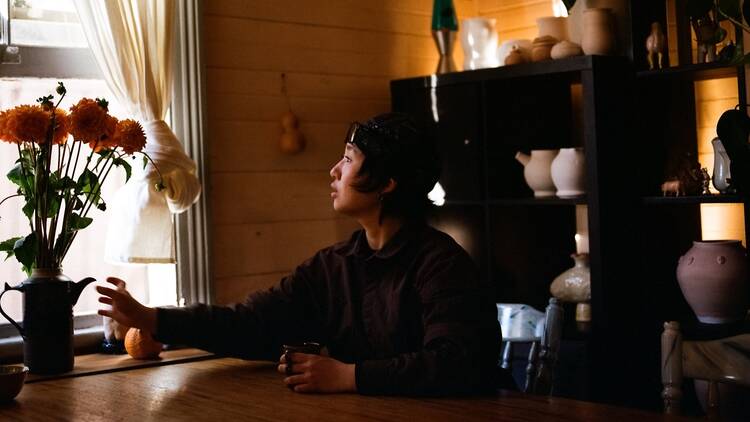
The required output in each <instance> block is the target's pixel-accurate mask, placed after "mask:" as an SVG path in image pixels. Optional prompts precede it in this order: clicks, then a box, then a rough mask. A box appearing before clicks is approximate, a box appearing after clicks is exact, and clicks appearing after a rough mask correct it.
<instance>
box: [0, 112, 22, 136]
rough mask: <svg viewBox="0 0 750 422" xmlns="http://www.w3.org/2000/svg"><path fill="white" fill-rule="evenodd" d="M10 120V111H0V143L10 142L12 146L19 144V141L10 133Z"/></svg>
mask: <svg viewBox="0 0 750 422" xmlns="http://www.w3.org/2000/svg"><path fill="white" fill-rule="evenodd" d="M9 119H10V110H3V111H0V141H5V142H9V143H11V144H17V143H18V139H16V137H15V136H13V134H11V133H10V130H9V129H8V120H9Z"/></svg>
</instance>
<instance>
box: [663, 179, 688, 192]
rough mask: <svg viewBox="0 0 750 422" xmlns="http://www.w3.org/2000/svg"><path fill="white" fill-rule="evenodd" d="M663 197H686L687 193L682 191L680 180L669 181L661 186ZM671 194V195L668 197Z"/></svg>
mask: <svg viewBox="0 0 750 422" xmlns="http://www.w3.org/2000/svg"><path fill="white" fill-rule="evenodd" d="M661 194H662V196H682V195H685V191H684V190H683V189H682V186H681V184H680V181H679V180H676V179H675V180H667V181H666V182H664V183H662V184H661ZM667 194H671V195H667Z"/></svg>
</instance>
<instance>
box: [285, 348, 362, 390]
mask: <svg viewBox="0 0 750 422" xmlns="http://www.w3.org/2000/svg"><path fill="white" fill-rule="evenodd" d="M289 356H290V359H291V361H292V362H291V369H290V373H291V375H289V376H287V377H286V378H284V383H286V385H288V386H289V387H290V388H293V389H294V391H296V392H298V393H347V392H356V391H357V386H356V383H355V380H354V364H346V363H344V362H339V361H337V360H336V359H333V358H329V357H326V356H319V355H308V354H306V353H290V354H289ZM287 365H289V363H288V362H286V359H285V357H284V355H281V358H280V359H279V366H278V368H277V370H278V371H279V372H280V373H282V374H287Z"/></svg>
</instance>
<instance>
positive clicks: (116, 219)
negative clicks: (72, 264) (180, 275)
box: [75, 0, 201, 263]
mask: <svg viewBox="0 0 750 422" xmlns="http://www.w3.org/2000/svg"><path fill="white" fill-rule="evenodd" d="M75 5H76V8H77V9H78V16H79V18H80V20H81V24H82V26H83V30H84V33H85V34H86V38H87V39H88V42H89V46H90V47H91V51H92V52H93V53H94V56H95V57H96V61H97V63H98V64H99V67H100V68H101V70H102V74H103V75H104V79H105V80H106V81H107V84H108V85H109V88H110V90H111V91H112V92H113V95H115V96H116V97H117V100H118V101H119V102H121V103H122V104H123V105H124V106H125V107H126V109H127V110H128V112H129V113H130V114H131V115H132V116H133V117H134V118H136V119H137V120H139V121H140V122H141V123H142V124H143V128H144V130H145V132H146V138H147V143H146V148H145V149H144V152H146V153H147V154H148V155H149V156H151V158H153V160H154V161H155V162H156V165H157V167H158V169H159V171H160V172H161V176H162V178H163V182H164V186H165V187H166V189H165V190H164V191H161V192H157V191H156V189H155V184H156V183H157V182H158V181H159V174H158V173H157V171H156V169H155V168H154V167H153V166H152V165H151V164H149V165H147V166H146V168H145V169H143V166H142V161H141V160H140V159H139V160H136V161H133V162H132V163H133V164H134V165H133V178H132V179H131V180H130V182H129V183H128V184H126V185H125V186H124V187H123V188H122V189H121V190H120V191H119V192H118V193H117V195H116V197H115V198H114V200H112V201H110V203H109V206H110V209H109V210H108V211H107V212H111V213H112V220H111V221H112V224H110V226H109V231H108V233H107V242H106V248H105V257H106V259H107V260H108V261H114V262H131V263H169V262H174V261H175V247H174V241H173V236H172V233H173V230H172V213H181V212H183V211H185V210H187V209H188V208H189V207H190V206H191V205H192V204H193V203H195V201H197V200H198V197H199V195H200V192H201V186H200V182H199V181H198V178H197V177H196V175H195V172H196V165H195V162H194V161H193V160H191V159H190V158H189V157H188V156H187V155H185V152H184V149H183V147H182V145H181V144H180V141H179V140H178V139H177V137H176V136H175V135H174V133H173V132H172V130H171V129H170V128H169V126H168V125H167V124H166V123H165V122H164V118H165V117H166V113H167V110H168V109H169V103H170V100H171V98H172V81H173V78H172V70H173V40H174V35H175V34H174V27H175V22H174V21H175V14H176V7H175V1H174V0H106V1H102V0H75Z"/></svg>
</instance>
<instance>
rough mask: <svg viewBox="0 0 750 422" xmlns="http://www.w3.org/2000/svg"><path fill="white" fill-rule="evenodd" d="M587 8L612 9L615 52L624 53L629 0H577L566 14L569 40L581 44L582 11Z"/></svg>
mask: <svg viewBox="0 0 750 422" xmlns="http://www.w3.org/2000/svg"><path fill="white" fill-rule="evenodd" d="M589 8H608V9H612V14H613V15H614V17H615V28H614V31H615V34H616V38H617V51H616V52H617V54H622V53H624V52H625V51H626V50H627V48H628V46H629V45H630V40H629V39H630V0H577V1H576V4H575V5H573V7H572V8H571V9H570V12H569V14H568V35H569V36H570V41H572V42H574V43H576V44H578V45H581V41H582V38H583V11H584V10H586V9H589Z"/></svg>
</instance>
